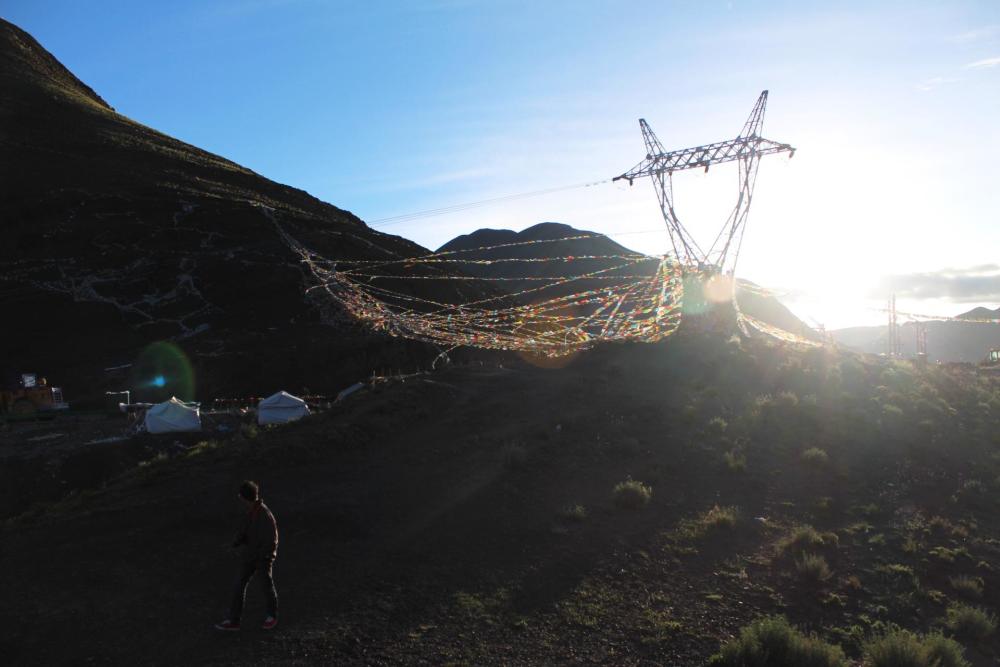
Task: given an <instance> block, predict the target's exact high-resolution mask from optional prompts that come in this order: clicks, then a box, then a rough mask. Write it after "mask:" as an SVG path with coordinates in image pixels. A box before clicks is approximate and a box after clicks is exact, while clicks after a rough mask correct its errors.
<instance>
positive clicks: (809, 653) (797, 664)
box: [708, 616, 848, 667]
mask: <svg viewBox="0 0 1000 667" xmlns="http://www.w3.org/2000/svg"><path fill="white" fill-rule="evenodd" d="M708 664H709V665H714V666H715V667H847V665H848V662H847V658H846V657H845V656H844V651H843V650H842V649H841V648H840V647H839V646H834V645H833V644H828V643H826V642H824V641H823V640H821V639H818V638H817V637H814V636H807V635H804V634H802V633H801V632H799V631H798V630H797V629H795V628H794V627H792V626H791V625H789V623H788V621H787V620H786V619H785V618H783V617H781V616H773V617H769V618H763V619H761V620H759V621H755V622H753V623H752V624H750V625H748V626H746V627H745V628H743V629H742V630H740V636H739V637H737V638H735V639H731V640H730V641H728V642H727V643H726V644H725V645H723V646H722V648H721V649H720V651H719V652H718V653H716V654H715V655H713V656H712V657H711V658H709V661H708Z"/></svg>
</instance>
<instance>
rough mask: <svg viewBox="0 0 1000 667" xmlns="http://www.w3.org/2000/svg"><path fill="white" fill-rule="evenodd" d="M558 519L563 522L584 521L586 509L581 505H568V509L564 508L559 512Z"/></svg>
mask: <svg viewBox="0 0 1000 667" xmlns="http://www.w3.org/2000/svg"><path fill="white" fill-rule="evenodd" d="M559 518H561V519H563V520H564V521H578V522H579V521H586V520H587V508H586V507H584V506H583V505H570V506H568V507H564V508H563V509H562V510H561V511H560V512H559Z"/></svg>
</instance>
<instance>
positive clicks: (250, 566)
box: [215, 480, 278, 630]
mask: <svg viewBox="0 0 1000 667" xmlns="http://www.w3.org/2000/svg"><path fill="white" fill-rule="evenodd" d="M239 498H240V500H242V501H243V503H244V504H245V505H246V508H247V513H246V516H245V517H244V518H243V521H242V523H241V524H240V529H239V532H237V533H236V538H235V539H234V540H233V548H237V547H240V546H242V547H243V553H242V558H241V563H240V572H239V578H238V579H237V580H236V588H235V590H234V591H233V599H232V603H231V604H230V606H229V617H228V618H227V619H226V620H224V621H222V622H221V623H217V624H216V625H215V627H216V629H218V630H239V629H240V617H241V616H242V615H243V602H244V600H245V599H246V592H247V584H249V583H250V580H251V579H253V576H254V574H258V575H259V577H258V580H259V581H260V582H261V585H262V586H263V588H264V595H265V596H266V597H267V616H266V617H265V618H264V625H263V626H262V627H263V629H264V630H271V629H273V628H274V627H275V626H276V625H277V624H278V592H277V590H276V589H275V587H274V559H275V558H276V557H277V556H278V523H277V522H276V521H275V520H274V514H272V513H271V510H270V509H269V508H268V506H267V505H265V504H264V501H263V500H262V499H261V497H260V487H259V486H258V485H257V483H256V482H251V481H249V480H247V481H245V482H243V483H242V484H241V485H240V489H239Z"/></svg>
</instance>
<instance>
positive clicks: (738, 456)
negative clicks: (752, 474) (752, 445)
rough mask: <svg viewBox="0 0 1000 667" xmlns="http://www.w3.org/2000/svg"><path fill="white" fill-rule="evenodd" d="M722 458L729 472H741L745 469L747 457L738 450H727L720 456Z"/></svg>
mask: <svg viewBox="0 0 1000 667" xmlns="http://www.w3.org/2000/svg"><path fill="white" fill-rule="evenodd" d="M722 458H723V459H724V460H725V462H726V467H727V468H729V470H730V471H731V472H743V471H744V470H746V468H747V457H746V455H745V454H744V453H743V452H741V451H740V450H738V449H731V450H729V451H728V452H726V453H725V454H723V455H722Z"/></svg>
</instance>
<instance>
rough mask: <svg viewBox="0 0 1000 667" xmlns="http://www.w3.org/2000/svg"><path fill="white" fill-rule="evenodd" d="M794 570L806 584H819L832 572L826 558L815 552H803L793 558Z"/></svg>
mask: <svg viewBox="0 0 1000 667" xmlns="http://www.w3.org/2000/svg"><path fill="white" fill-rule="evenodd" d="M795 572H796V573H797V574H798V576H799V579H800V580H802V581H804V582H805V583H807V584H819V583H822V582H824V581H826V580H827V579H829V578H830V576H831V575H832V574H833V573H832V572H831V571H830V566H829V564H827V562H826V559H825V558H823V557H822V556H819V555H817V554H803V555H802V557H801V558H797V559H796V560H795Z"/></svg>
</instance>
